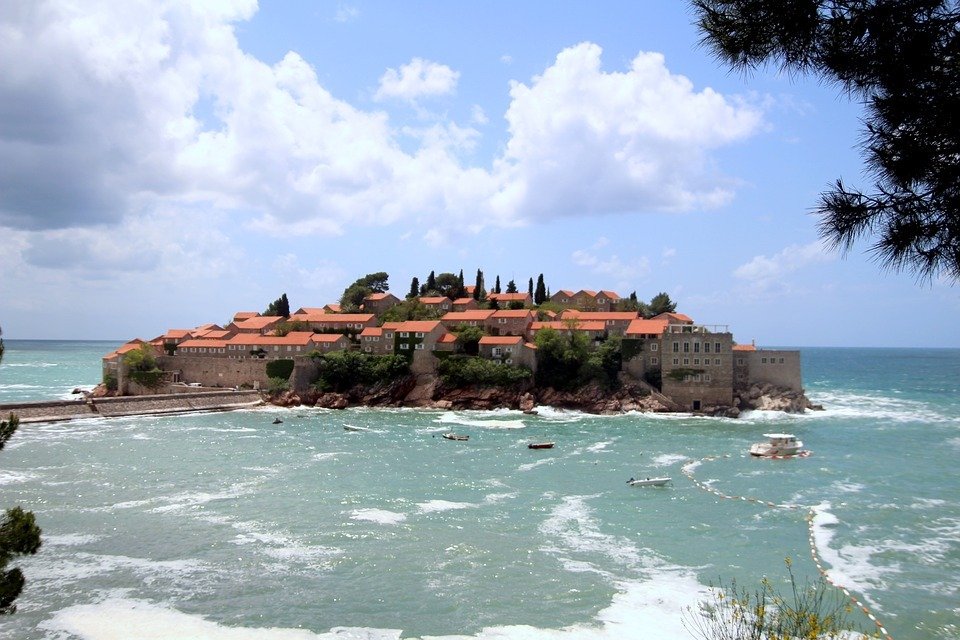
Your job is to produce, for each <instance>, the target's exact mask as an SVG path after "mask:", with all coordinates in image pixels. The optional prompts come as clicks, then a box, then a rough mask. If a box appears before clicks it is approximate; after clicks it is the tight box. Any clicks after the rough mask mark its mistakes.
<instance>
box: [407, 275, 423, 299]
mask: <svg viewBox="0 0 960 640" xmlns="http://www.w3.org/2000/svg"><path fill="white" fill-rule="evenodd" d="M418 295H420V278H418V277H417V276H413V280H411V281H410V292H409V293H408V294H407V299H408V300H409V299H410V298H416V297H417V296H418Z"/></svg>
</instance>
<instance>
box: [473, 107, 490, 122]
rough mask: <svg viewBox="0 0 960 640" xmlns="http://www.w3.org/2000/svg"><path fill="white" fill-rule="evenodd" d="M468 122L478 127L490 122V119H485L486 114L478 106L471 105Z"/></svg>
mask: <svg viewBox="0 0 960 640" xmlns="http://www.w3.org/2000/svg"><path fill="white" fill-rule="evenodd" d="M470 122H472V123H474V124H479V125H485V124H487V123H488V122H490V118H488V117H487V114H486V112H485V111H484V110H483V107H481V106H480V105H478V104H475V105H473V107H472V108H471V109H470Z"/></svg>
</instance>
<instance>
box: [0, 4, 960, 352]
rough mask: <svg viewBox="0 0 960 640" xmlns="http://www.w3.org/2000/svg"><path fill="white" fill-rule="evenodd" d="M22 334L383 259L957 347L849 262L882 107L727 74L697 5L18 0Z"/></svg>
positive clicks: (913, 306) (777, 326)
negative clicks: (826, 233) (708, 42)
mask: <svg viewBox="0 0 960 640" xmlns="http://www.w3.org/2000/svg"><path fill="white" fill-rule="evenodd" d="M0 68H3V69H4V72H3V74H0V327H2V330H3V335H4V337H5V338H8V339H104V340H117V341H124V340H127V339H130V338H134V337H140V338H145V339H149V338H153V337H154V336H156V335H159V334H161V333H163V332H164V331H166V330H167V329H170V328H191V327H195V326H198V325H201V324H205V323H208V322H213V323H225V322H228V321H229V319H230V318H231V317H232V316H233V313H234V312H236V311H241V310H243V311H246V310H250V311H263V310H264V309H265V308H266V306H267V305H268V304H269V303H270V302H271V301H273V300H275V299H276V298H278V297H279V296H280V294H281V293H286V294H287V296H288V298H289V300H290V304H291V308H292V309H296V308H298V307H304V306H305V307H319V306H323V305H324V304H326V303H329V302H335V301H337V300H339V298H340V295H341V294H342V293H343V290H344V288H345V287H347V286H348V285H349V284H350V283H352V282H353V281H354V280H356V279H357V278H359V277H361V276H363V275H365V274H367V273H372V272H378V271H385V272H387V273H388V274H389V276H390V280H389V282H390V285H391V290H392V291H393V292H395V293H396V294H397V295H398V296H399V297H403V296H404V295H405V294H406V292H407V291H408V290H409V288H410V282H411V279H412V278H413V277H418V278H419V279H420V281H421V282H423V281H425V279H426V277H427V275H428V274H429V273H430V271H435V272H436V273H441V272H452V273H457V272H459V271H460V270H461V269H462V270H463V272H464V276H465V280H466V281H467V283H468V284H471V283H472V282H473V279H474V277H475V274H476V272H477V269H480V270H482V271H483V273H484V276H485V278H486V281H487V286H488V287H489V286H490V285H491V284H492V283H493V281H494V279H495V278H496V277H497V276H499V277H500V279H501V283H502V285H503V286H506V283H507V282H508V281H509V280H511V279H512V280H515V281H516V283H517V285H518V286H519V288H520V289H521V290H524V289H526V287H527V284H528V279H529V278H533V279H534V281H536V279H537V276H538V275H539V274H541V273H542V274H543V276H544V280H545V282H546V285H547V287H548V288H549V289H550V290H551V291H553V292H555V291H558V290H560V289H570V290H574V291H576V290H578V289H592V290H599V289H607V290H611V289H612V290H614V291H616V292H618V293H619V294H620V295H621V296H623V297H626V296H628V295H629V294H630V293H631V292H636V294H637V296H638V297H639V298H640V299H641V300H649V299H650V298H652V297H653V296H654V295H656V294H657V293H659V292H661V291H664V292H667V293H668V294H669V295H670V297H671V298H672V299H673V300H674V301H676V302H677V304H678V307H677V308H678V310H679V311H682V312H684V313H686V314H688V315H690V316H691V317H693V318H694V319H695V320H696V321H697V322H698V323H702V324H707V325H721V326H723V325H726V326H728V327H729V329H730V330H731V331H732V332H733V334H734V339H735V340H737V341H738V342H750V341H755V342H756V344H758V345H761V346H890V347H894V346H904V347H940V346H943V347H960V331H958V330H957V327H958V322H957V319H958V316H960V288H958V287H957V286H956V285H952V284H951V283H949V282H947V281H941V280H935V281H933V282H927V283H918V282H917V281H916V280H915V278H914V277H913V276H912V275H910V274H898V273H891V272H889V271H886V270H884V269H883V268H882V267H881V266H879V265H878V264H877V263H876V262H875V261H873V260H872V259H871V256H870V253H869V242H868V241H865V242H863V243H862V244H860V245H857V246H855V247H854V248H853V250H852V251H850V252H849V253H847V254H845V255H842V254H839V253H837V252H836V251H834V250H832V249H831V248H829V247H827V246H825V245H824V244H823V243H822V242H821V241H820V239H819V238H818V234H817V218H816V216H814V215H813V214H812V209H813V207H814V206H815V205H816V203H817V199H818V194H819V193H820V192H821V191H822V190H824V189H826V188H829V186H830V185H831V184H832V183H833V182H834V181H835V180H836V179H837V178H843V180H844V181H845V182H847V183H852V184H856V185H860V186H862V187H864V188H869V186H870V183H869V176H866V175H864V174H863V172H862V163H861V156H860V149H859V147H858V145H859V143H860V141H861V139H862V130H861V129H862V122H861V117H862V109H861V107H860V105H859V104H857V103H856V102H855V101H851V100H850V99H849V98H848V96H846V95H845V94H843V92H842V91H841V90H840V89H838V88H837V87H835V86H832V85H829V84H825V83H823V82H821V81H820V80H818V79H817V78H807V77H800V76H796V75H792V74H784V73H782V72H781V71H780V70H778V69H777V68H769V69H761V70H758V71H756V72H753V73H751V74H748V75H744V74H741V73H738V72H731V71H730V70H728V69H727V68H726V67H724V66H723V65H722V64H721V63H719V62H718V61H717V60H716V59H715V58H714V57H713V56H712V55H711V54H710V52H709V51H708V50H706V49H704V48H703V47H702V46H700V45H699V36H698V33H697V30H696V28H695V26H694V25H693V14H692V11H691V9H690V8H689V6H688V5H687V4H686V3H684V2H680V1H677V0H653V1H648V2H619V1H609V2H604V3H595V2H579V1H575V0H552V1H550V2H541V1H537V0H530V1H526V2H515V1H511V2H504V1H500V0H485V1H484V2H473V3H467V2H449V0H439V1H426V0H423V1H412V2H404V3H399V2H392V1H386V0H384V1H377V2H374V1H366V0H353V1H351V0H344V1H333V0H331V1H317V2H293V1H285V2H264V3H262V4H261V5H258V4H257V3H256V2H253V1H251V0H218V1H214V0H209V1H198V2H177V1H167V2H155V1H152V0H151V1H146V2H138V1H136V0H129V1H126V2H122V3H117V2H112V1H109V2H96V1H86V0H85V1H84V2H75V1H74V2H68V1H50V2H47V1H43V0H26V1H24V2H20V1H19V0H7V1H5V2H3V3H0Z"/></svg>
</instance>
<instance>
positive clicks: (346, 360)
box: [314, 351, 410, 391]
mask: <svg viewBox="0 0 960 640" xmlns="http://www.w3.org/2000/svg"><path fill="white" fill-rule="evenodd" d="M314 359H315V360H316V362H317V365H318V368H319V373H318V376H317V380H316V382H315V383H314V385H315V386H316V387H317V388H318V389H320V390H322V391H346V390H349V389H351V388H353V387H355V386H356V385H358V384H365V385H369V384H375V383H378V382H389V381H391V380H395V379H397V378H400V377H402V376H405V375H407V374H408V373H409V372H410V365H409V363H408V361H407V359H406V358H404V357H403V356H371V355H368V354H365V353H360V352H358V351H335V352H333V353H326V354H322V355H321V354H316V355H314Z"/></svg>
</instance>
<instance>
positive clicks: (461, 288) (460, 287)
mask: <svg viewBox="0 0 960 640" xmlns="http://www.w3.org/2000/svg"><path fill="white" fill-rule="evenodd" d="M466 296H467V286H466V285H465V284H464V283H463V269H460V273H459V274H458V275H457V295H455V296H453V299H454V300H456V299H457V298H465V297H466Z"/></svg>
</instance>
